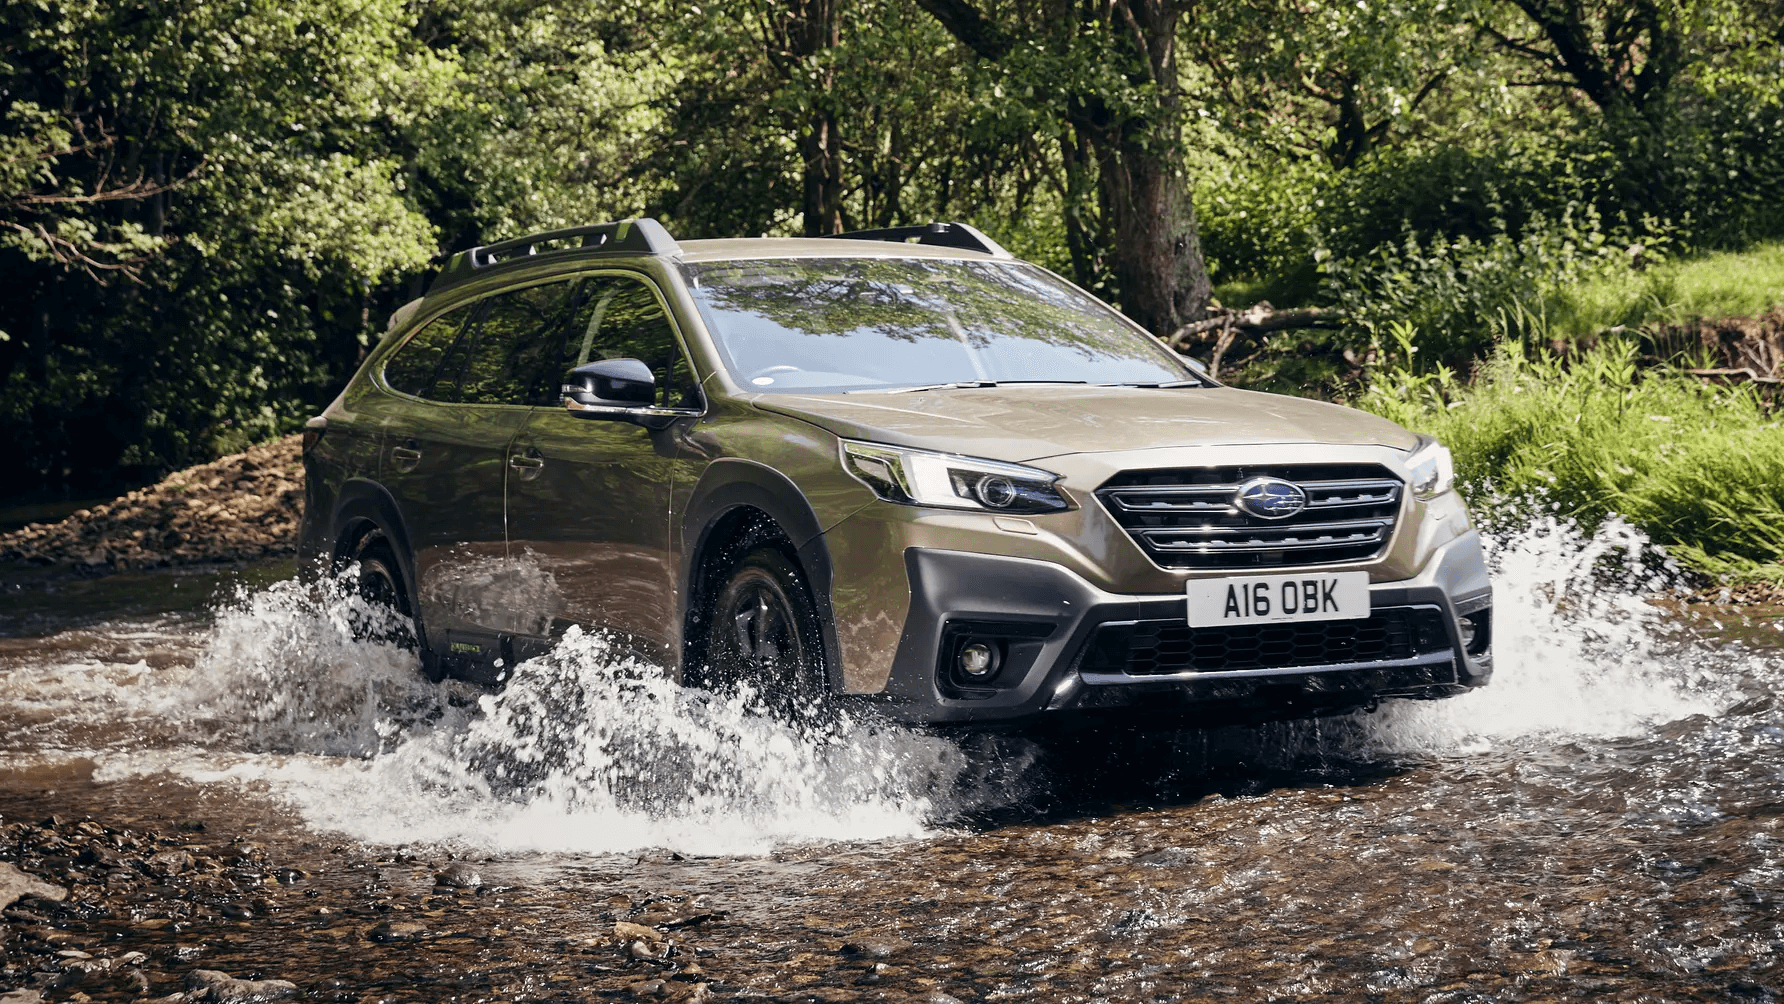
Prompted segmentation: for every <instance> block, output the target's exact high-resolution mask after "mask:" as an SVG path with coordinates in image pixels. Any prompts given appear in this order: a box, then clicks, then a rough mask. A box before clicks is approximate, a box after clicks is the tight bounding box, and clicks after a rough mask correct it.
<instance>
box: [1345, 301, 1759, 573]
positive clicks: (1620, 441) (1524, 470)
mask: <svg viewBox="0 0 1784 1004" xmlns="http://www.w3.org/2000/svg"><path fill="white" fill-rule="evenodd" d="M1707 286H1708V284H1706V287H1707ZM1394 335H1395V340H1396V342H1398V347H1399V349H1400V354H1399V357H1398V358H1396V359H1393V360H1392V361H1391V364H1390V365H1389V366H1387V367H1384V368H1383V369H1382V370H1380V371H1378V373H1377V374H1376V378H1375V380H1374V381H1373V382H1372V384H1371V385H1370V387H1369V389H1368V390H1367V391H1366V392H1365V394H1364V395H1363V396H1362V397H1361V399H1360V400H1359V402H1358V403H1359V404H1360V405H1361V406H1362V407H1364V408H1367V409H1369V410H1371V411H1374V412H1376V413H1378V414H1381V415H1384V416H1386V417H1388V418H1391V419H1394V420H1395V421H1398V422H1400V423H1401V424H1403V425H1406V426H1408V427H1410V428H1413V429H1417V430H1419V431H1422V432H1427V433H1430V434H1431V435H1434V436H1436V437H1437V438H1438V439H1440V440H1442V441H1443V442H1444V443H1446V444H1447V445H1448V446H1449V447H1450V449H1451V450H1452V451H1453V452H1454V454H1455V457H1456V466H1457V471H1458V475H1459V477H1460V479H1461V481H1462V483H1463V490H1464V491H1465V492H1466V493H1467V494H1468V495H1469V496H1470V499H1471V501H1472V502H1474V503H1475V509H1476V511H1477V513H1480V514H1481V515H1482V516H1483V517H1484V518H1485V519H1486V520H1487V521H1489V522H1492V521H1493V520H1495V519H1498V520H1512V519H1516V518H1518V513H1520V512H1522V511H1527V509H1525V510H1520V509H1519V508H1518V507H1517V506H1515V505H1514V506H1511V507H1506V508H1500V509H1498V510H1497V512H1496V513H1495V512H1494V511H1493V510H1492V507H1493V506H1494V505H1495V504H1498V503H1499V502H1500V500H1503V499H1507V498H1509V499H1514V500H1518V499H1524V500H1528V499H1534V498H1541V499H1543V500H1544V502H1545V503H1546V506H1552V507H1554V508H1555V509H1556V510H1557V511H1559V512H1560V513H1561V514H1563V515H1566V516H1571V517H1573V518H1575V519H1576V520H1578V521H1579V522H1581V523H1582V524H1584V525H1588V526H1592V525H1596V524H1597V523H1598V522H1600V521H1601V520H1603V519H1604V518H1605V517H1606V516H1608V515H1610V514H1612V513H1619V514H1621V515H1622V516H1623V517H1624V518H1626V519H1627V520H1629V521H1630V522H1631V523H1632V524H1634V525H1635V526H1638V527H1640V528H1641V529H1642V530H1643V531H1645V532H1646V533H1647V534H1648V535H1649V537H1650V538H1652V539H1653V540H1654V541H1656V542H1657V543H1661V544H1664V545H1667V548H1668V550H1669V551H1670V552H1671V553H1672V554H1673V555H1674V556H1675V557H1677V558H1678V559H1679V560H1681V561H1682V562H1683V563H1684V564H1686V565H1687V566H1689V567H1691V568H1693V569H1695V570H1696V571H1699V572H1702V573H1705V574H1707V575H1710V576H1712V577H1714V578H1718V579H1724V580H1729V581H1753V580H1770V581H1784V421H1780V418H1781V417H1784V416H1780V415H1779V414H1777V413H1775V412H1772V411H1768V409H1767V406H1766V405H1765V403H1764V402H1763V401H1761V400H1760V399H1759V397H1758V396H1757V395H1756V394H1755V393H1754V392H1753V391H1752V390H1751V389H1747V388H1732V389H1731V388H1725V387H1711V386H1706V385H1704V384H1702V383H1700V382H1698V381H1696V380H1694V379H1692V378H1690V377H1688V376H1683V375H1680V374H1677V373H1674V372H1670V371H1664V370H1652V369H1651V370H1646V371H1643V370H1639V369H1638V368H1637V366H1636V347H1635V345H1634V344H1633V343H1632V342H1631V341H1629V340H1609V341H1606V342H1605V343H1603V344H1601V345H1599V346H1597V347H1596V348H1594V349H1592V350H1590V351H1587V352H1585V353H1583V354H1581V355H1579V356H1577V357H1575V358H1574V359H1572V360H1570V361H1567V362H1563V361H1562V360H1560V359H1557V358H1555V357H1554V356H1551V355H1549V354H1547V352H1546V351H1544V350H1541V349H1528V350H1527V349H1525V348H1522V347H1520V346H1519V345H1517V344H1516V343H1513V342H1511V341H1505V342H1502V343H1501V345H1500V347H1499V348H1498V349H1497V350H1496V352H1495V354H1494V355H1493V357H1492V358H1491V359H1490V360H1488V361H1487V363H1486V364H1485V365H1484V366H1483V367H1481V368H1480V369H1478V370H1477V371H1476V374H1475V378H1474V380H1473V381H1472V382H1471V383H1469V384H1467V385H1462V384H1460V383H1459V382H1458V381H1456V379H1455V378H1454V377H1453V376H1452V375H1451V374H1449V373H1448V372H1447V371H1441V370H1440V371H1438V372H1435V373H1427V374H1420V373H1417V372H1415V370H1414V368H1413V367H1412V365H1410V361H1411V359H1412V355H1411V353H1410V352H1409V351H1407V350H1408V349H1409V348H1410V346H1411V343H1412V342H1413V341H1414V334H1413V332H1412V330H1411V329H1410V327H1408V326H1404V325H1402V326H1399V327H1397V328H1396V329H1395V330H1394Z"/></svg>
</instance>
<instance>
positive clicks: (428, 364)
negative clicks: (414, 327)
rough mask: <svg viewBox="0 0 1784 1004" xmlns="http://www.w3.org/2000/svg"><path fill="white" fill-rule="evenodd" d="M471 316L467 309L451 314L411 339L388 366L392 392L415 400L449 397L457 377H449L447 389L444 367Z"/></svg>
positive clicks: (398, 350)
mask: <svg viewBox="0 0 1784 1004" xmlns="http://www.w3.org/2000/svg"><path fill="white" fill-rule="evenodd" d="M469 313H470V310H469V308H467V307H459V308H458V309H456V310H449V311H447V312H446V313H444V314H441V315H440V316H439V317H436V318H434V319H433V320H432V321H429V322H428V323H427V326H426V327H424V328H422V329H421V330H420V331H417V332H416V333H415V334H414V335H412V336H410V338H409V340H408V341H406V342H404V343H403V344H402V345H401V346H400V347H398V349H397V350H396V352H395V353H394V354H392V355H391V357H390V359H389V360H388V361H387V362H385V364H384V382H385V383H387V384H389V385H390V387H391V389H392V390H400V391H402V392H403V393H405V394H413V395H415V396H416V397H425V398H431V399H434V400H442V399H444V397H445V396H448V394H449V392H450V390H451V387H452V385H453V384H454V383H455V382H456V381H455V379H454V378H455V377H457V375H458V374H457V373H453V374H452V375H451V376H448V377H447V378H446V379H445V381H444V386H441V383H442V381H441V376H440V371H441V368H442V365H441V364H442V363H444V362H445V359H446V356H447V354H448V353H449V351H450V350H451V348H452V343H453V342H454V341H455V340H456V339H457V338H458V332H459V329H460V328H462V327H464V323H465V317H466V316H468V315H469Z"/></svg>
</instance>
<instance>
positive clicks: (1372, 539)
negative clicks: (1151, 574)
mask: <svg viewBox="0 0 1784 1004" xmlns="http://www.w3.org/2000/svg"><path fill="white" fill-rule="evenodd" d="M1266 476H1267V477H1276V478H1281V479H1282V480H1285V481H1292V482H1294V483H1295V484H1297V485H1299V486H1300V488H1301V489H1302V491H1304V492H1306V494H1307V506H1306V508H1305V509H1303V510H1301V511H1300V512H1299V513H1296V514H1294V515H1292V516H1289V517H1287V518H1285V519H1280V520H1269V519H1262V518H1260V517H1256V516H1253V515H1251V514H1249V513H1246V512H1244V511H1242V510H1240V509H1239V508H1238V507H1237V506H1235V505H1234V504H1233V498H1234V496H1235V495H1236V494H1237V493H1238V491H1239V489H1240V487H1241V486H1242V485H1244V484H1245V483H1246V482H1247V481H1249V480H1250V479H1252V478H1257V477H1266ZM1404 487H1405V486H1404V484H1403V483H1402V482H1401V481H1400V480H1399V479H1398V478H1396V477H1394V476H1393V475H1392V474H1391V473H1390V472H1388V471H1387V470H1386V469H1385V468H1382V467H1380V466H1377V465H1373V464H1348V465H1341V464H1323V465H1321V464H1314V465H1306V466H1297V467H1287V466H1275V465H1268V466H1251V465H1246V466H1242V467H1223V468H1200V469H1197V468H1190V469H1180V470H1163V471H1128V472H1124V473H1123V474H1119V475H1116V476H1115V477H1114V478H1112V479H1110V481H1109V482H1108V483H1107V484H1105V485H1104V486H1103V487H1102V488H1100V489H1098V490H1097V492H1096V494H1097V497H1098V498H1099V499H1101V500H1102V502H1103V505H1104V506H1105V507H1106V508H1107V509H1108V510H1109V512H1110V514H1111V515H1113V516H1114V517H1115V519H1116V521H1117V522H1119V523H1120V524H1121V525H1122V527H1123V528H1124V529H1126V530H1127V532H1128V534H1129V535H1130V536H1132V537H1133V539H1134V540H1135V542H1136V543H1138V544H1139V545H1140V546H1141V548H1142V549H1144V550H1145V551H1146V552H1147V553H1148V554H1150V555H1151V556H1152V558H1153V560H1155V561H1157V562H1158V563H1160V564H1162V565H1166V566H1172V567H1179V568H1249V567H1282V566H1292V565H1302V564H1329V563H1333V562H1338V561H1358V560H1366V559H1368V558H1372V557H1375V556H1376V555H1377V554H1379V553H1380V551H1381V549H1382V548H1383V547H1385V546H1386V545H1387V542H1388V540H1389V539H1390V538H1391V537H1392V536H1393V529H1394V523H1395V520H1396V519H1397V518H1398V515H1399V510H1400V502H1401V492H1402V491H1403V490H1404Z"/></svg>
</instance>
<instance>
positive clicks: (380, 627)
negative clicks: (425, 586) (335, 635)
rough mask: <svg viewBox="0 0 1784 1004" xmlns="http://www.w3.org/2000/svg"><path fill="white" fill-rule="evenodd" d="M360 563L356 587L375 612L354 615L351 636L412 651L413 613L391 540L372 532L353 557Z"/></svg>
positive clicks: (414, 640)
mask: <svg viewBox="0 0 1784 1004" xmlns="http://www.w3.org/2000/svg"><path fill="white" fill-rule="evenodd" d="M353 560H354V561H357V562H358V563H359V575H358V577H357V579H356V580H355V588H356V590H357V591H358V593H359V597H360V599H362V600H365V601H366V604H367V605H368V606H371V607H374V608H376V609H375V611H374V612H372V613H370V614H368V615H365V616H360V617H355V618H353V637H354V638H356V639H358V640H360V641H382V642H388V643H390V644H392V645H396V646H398V647H399V648H405V649H408V650H410V651H414V650H415V649H416V648H417V647H418V646H417V644H416V639H415V628H414V623H415V615H414V613H413V612H412V611H411V610H410V609H409V591H408V590H407V589H404V588H403V572H402V566H401V565H399V564H397V560H396V551H395V550H393V549H392V548H391V546H390V542H389V541H387V540H385V539H384V538H382V537H380V536H376V535H374V536H373V537H371V538H369V539H368V540H366V541H365V542H363V543H361V545H360V548H359V553H358V554H357V555H356V556H355V557H354V559H353Z"/></svg>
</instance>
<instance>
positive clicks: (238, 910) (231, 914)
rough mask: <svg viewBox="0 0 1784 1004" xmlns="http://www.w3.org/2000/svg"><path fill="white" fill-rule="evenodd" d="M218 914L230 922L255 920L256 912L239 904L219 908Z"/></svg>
mask: <svg viewBox="0 0 1784 1004" xmlns="http://www.w3.org/2000/svg"><path fill="white" fill-rule="evenodd" d="M217 912H218V913H221V914H222V915H223V916H225V917H227V918H229V919H230V920H253V919H254V911H253V910H250V909H248V908H247V907H245V906H242V905H241V904H239V903H225V904H223V905H222V906H221V907H218V908H217Z"/></svg>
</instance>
